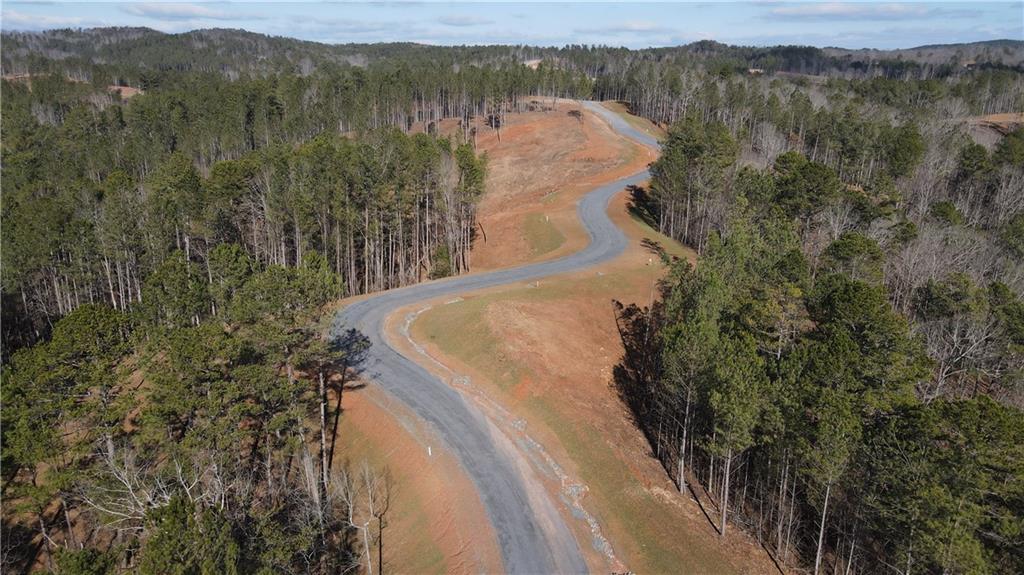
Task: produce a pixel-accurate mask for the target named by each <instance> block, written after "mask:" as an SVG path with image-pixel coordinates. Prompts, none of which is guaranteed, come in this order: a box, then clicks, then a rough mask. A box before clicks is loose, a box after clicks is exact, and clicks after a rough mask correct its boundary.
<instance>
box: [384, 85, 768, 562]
mask: <svg viewBox="0 0 1024 575" xmlns="http://www.w3.org/2000/svg"><path fill="white" fill-rule="evenodd" d="M563 106H565V105H564V104H563ZM563 109H564V108H563ZM568 109H572V108H571V107H569V108H568ZM560 115H561V114H559V116H560ZM539 116H541V117H534V118H531V117H530V115H524V116H522V117H518V118H517V119H518V120H519V121H520V122H521V123H517V124H514V125H513V124H511V123H510V125H509V128H508V129H505V130H502V142H501V143H500V144H499V143H497V141H496V137H495V141H494V142H488V144H489V145H491V146H492V147H491V148H489V150H490V151H489V154H494V156H492V158H497V161H496V160H495V159H492V160H491V164H490V166H491V173H490V174H489V180H488V182H489V184H490V186H489V192H488V194H489V196H488V197H487V198H486V199H485V201H484V202H483V204H482V205H481V215H480V217H481V219H482V220H483V221H484V222H487V223H486V224H485V227H486V229H487V231H488V236H489V242H488V244H486V245H478V247H476V248H475V249H474V258H475V260H474V271H476V270H478V269H480V268H487V267H489V266H493V267H504V266H507V265H512V264H517V263H524V262H525V261H528V260H530V259H531V258H530V257H529V250H528V249H525V242H524V241H522V238H521V230H522V227H523V226H522V221H523V219H524V218H526V217H527V216H529V215H530V214H535V213H544V214H545V215H548V216H550V218H551V221H552V222H557V225H558V226H559V228H560V229H562V230H565V232H564V233H565V236H566V238H567V241H566V242H565V244H566V245H564V246H562V248H559V250H556V253H554V254H545V256H543V257H542V258H541V259H544V257H554V256H555V255H561V254H562V253H568V252H571V251H575V250H576V249H579V248H581V247H582V243H583V242H584V241H585V238H584V237H583V235H582V233H581V231H580V230H579V227H578V224H575V211H574V207H575V200H576V199H577V198H578V197H579V195H580V194H581V193H584V192H586V191H587V190H589V189H591V188H592V187H593V186H594V185H596V184H599V183H601V182H607V181H611V180H613V179H616V178H619V177H622V176H625V175H628V174H630V173H634V172H636V171H638V170H639V169H641V168H642V167H643V166H644V165H645V164H646V163H647V162H649V161H650V159H651V156H650V155H647V154H638V153H637V152H636V151H635V150H632V151H631V150H630V147H631V146H632V145H631V144H623V143H622V142H621V138H618V137H617V136H616V135H614V134H613V133H612V132H610V131H609V130H607V128H606V127H604V126H603V123H600V122H599V120H597V119H596V118H593V117H590V116H589V115H587V116H585V117H584V123H583V125H582V126H573V125H572V122H576V120H575V119H572V118H571V117H568V115H566V117H567V118H568V119H570V120H571V122H565V121H563V119H562V118H559V117H551V115H550V114H548V115H547V117H544V116H543V115H540V114H539ZM516 126H518V128H517V129H515V130H513V129H511V128H513V127H516ZM602 140H603V141H602ZM552 142H557V146H558V148H556V149H554V150H552V147H551V144H550V143H552ZM520 144H522V146H521V147H520ZM616 151H617V152H618V154H619V155H618V157H616V156H615V152H616ZM580 160H583V161H582V162H580ZM547 162H553V163H554V165H555V166H556V167H554V168H552V167H548V166H546V163H547ZM576 162H579V163H580V164H581V166H579V167H574V164H575V163H576ZM600 170H609V171H610V172H611V173H609V172H608V171H605V172H602V171H600ZM552 191H557V192H560V193H559V194H558V196H560V197H558V198H557V199H556V200H553V201H550V200H549V201H545V199H546V198H550V197H551V196H550V194H551V192H552ZM490 194H493V195H490ZM552 204H554V205H552ZM627 204H628V202H627V197H626V194H625V193H623V194H620V195H619V196H617V197H616V198H615V199H614V200H613V202H612V205H611V206H610V209H609V213H610V215H611V216H612V219H613V220H614V221H615V222H616V223H617V224H618V225H619V226H620V227H621V228H622V229H624V230H626V232H627V236H628V237H629V238H630V240H631V241H630V245H629V248H628V249H627V251H626V253H624V254H623V256H621V257H620V258H618V259H616V260H615V261H614V262H611V263H607V264H602V265H600V266H598V267H597V268H593V269H588V270H585V271H581V272H576V273H573V274H567V275H565V276H560V277H557V278H550V279H547V280H541V282H539V283H530V284H519V285H514V286H504V287H498V288H493V289H490V290H483V291H481V292H475V293H472V294H463V295H462V297H463V298H465V302H464V304H465V305H469V306H476V307H475V308H473V309H479V310H480V311H479V315H470V316H465V317H461V316H459V317H457V318H456V321H457V322H462V324H461V325H452V324H450V323H445V319H446V317H445V316H446V315H449V314H458V313H461V312H459V311H458V310H459V309H460V308H458V307H457V306H459V305H463V303H458V302H457V303H451V298H447V299H448V301H436V302H429V303H430V305H432V306H433V308H432V309H430V310H427V311H425V312H423V307H424V306H423V305H420V306H418V307H417V309H410V310H401V311H399V312H398V313H396V314H395V315H394V316H392V321H391V324H390V325H389V330H388V333H389V335H390V339H391V341H392V343H393V344H395V345H397V346H399V347H400V348H402V349H403V353H406V354H409V355H410V357H417V356H419V357H420V358H422V359H423V361H421V363H422V364H423V365H424V366H425V367H427V368H428V369H431V370H432V371H434V372H435V373H437V374H438V375H439V376H441V377H442V378H444V379H446V380H449V379H451V377H452V372H454V373H456V374H459V375H465V376H468V378H469V381H472V382H473V383H472V391H469V392H467V393H468V394H469V395H470V396H471V398H472V399H474V400H476V403H477V404H478V406H480V407H481V408H482V409H484V410H485V412H500V411H503V410H504V409H507V410H508V411H509V412H510V413H511V415H509V416H508V417H512V418H522V419H521V422H522V423H521V424H519V426H517V427H516V429H512V430H508V429H506V430H505V431H506V432H507V433H509V434H510V435H515V434H521V435H522V436H523V437H529V438H531V439H533V440H536V441H537V442H539V444H540V445H542V446H543V448H544V450H545V452H546V453H547V454H548V455H550V456H551V457H552V458H553V460H554V461H556V462H557V463H558V464H559V465H560V466H561V467H562V468H563V470H564V472H565V475H567V476H568V477H569V481H571V482H579V483H581V484H582V485H586V489H585V490H584V494H583V495H582V497H581V499H580V501H581V502H582V507H583V508H584V509H585V510H586V511H587V512H589V513H590V514H591V515H592V516H593V517H594V518H595V519H596V520H597V524H598V529H599V535H600V536H602V537H606V538H607V539H608V540H609V542H610V544H611V546H612V549H613V551H614V557H613V558H609V556H608V555H605V554H604V553H602V552H601V550H600V549H597V548H596V547H593V548H592V547H591V546H590V545H587V543H588V542H589V541H591V540H592V539H593V538H594V529H593V528H592V526H591V525H589V524H588V523H587V522H586V521H582V520H580V519H579V517H578V516H577V517H575V518H574V517H573V514H574V512H575V513H578V510H572V509H570V508H569V506H568V505H562V506H561V509H562V510H563V511H564V513H565V515H566V522H567V524H568V525H570V527H571V528H572V529H574V531H575V532H576V536H577V540H578V541H580V545H581V548H582V551H583V552H584V556H585V558H586V560H587V563H588V565H589V566H590V567H591V569H592V570H594V571H608V570H612V571H620V570H625V569H630V570H633V571H636V572H714V573H768V572H772V571H776V568H775V566H774V564H773V563H772V562H771V560H770V558H769V557H768V556H767V555H766V553H765V552H764V551H763V550H762V549H761V548H760V547H759V546H758V545H757V543H756V541H754V540H753V539H752V538H751V537H749V536H747V535H746V534H745V533H743V532H742V531H741V530H740V529H738V528H737V529H734V530H732V531H731V532H730V534H729V536H728V537H726V538H725V539H724V540H722V539H721V538H719V537H718V536H717V535H716V532H715V530H714V528H713V527H712V525H711V523H710V521H709V520H708V519H707V518H706V517H705V515H704V512H703V511H702V510H701V507H700V505H698V503H697V502H696V501H695V500H694V499H693V498H692V497H690V496H689V495H688V494H687V495H685V496H684V495H680V494H679V493H678V492H677V491H676V490H675V487H674V485H673V484H672V483H671V481H670V480H669V479H668V477H667V475H666V473H665V470H664V469H663V468H662V467H661V465H660V464H659V463H658V461H657V460H656V459H655V458H654V457H653V456H652V455H651V454H650V446H649V445H648V443H647V441H646V440H645V438H644V437H643V435H642V433H640V431H639V430H638V429H637V428H636V426H635V425H634V424H633V423H632V421H631V417H630V414H629V413H628V410H627V409H626V407H625V406H624V405H623V403H622V401H621V400H620V399H619V398H618V396H617V393H616V390H615V387H614V381H613V376H612V374H613V369H614V367H615V365H616V364H617V363H618V362H619V360H620V358H621V355H622V352H623V350H622V346H621V342H620V340H619V338H618V335H617V330H616V326H615V320H614V314H613V310H612V306H611V299H613V298H614V299H618V300H620V301H623V302H625V303H629V302H637V303H640V304H641V305H647V304H648V303H649V302H650V298H651V297H652V295H653V288H654V284H655V282H656V281H657V280H658V279H659V278H660V277H662V275H663V274H664V271H665V270H664V268H663V267H662V266H661V264H660V262H659V260H658V258H657V256H655V255H654V254H652V253H651V252H650V251H649V250H647V249H646V248H644V247H643V246H642V244H641V240H642V239H644V238H650V239H653V240H655V241H658V242H659V243H662V244H663V245H665V246H666V247H667V248H668V249H669V251H670V253H673V254H674V255H677V256H680V257H686V258H689V259H693V258H694V254H693V253H692V252H690V251H689V250H685V249H684V248H681V247H680V246H678V244H675V243H674V242H671V241H670V240H668V239H667V238H664V237H662V236H660V235H658V234H657V233H655V232H654V231H653V230H651V229H650V228H648V227H647V226H645V225H642V224H641V223H639V222H637V221H636V220H634V219H633V218H632V217H631V216H630V215H629V213H628V211H627ZM492 230H493V231H492ZM473 300H477V302H476V303H474V302H473ZM481 304H482V307H481ZM449 305H450V306H451V307H449ZM463 309H469V308H463ZM410 312H423V313H422V315H420V316H419V319H417V320H416V321H415V323H413V324H412V327H411V337H412V340H413V341H415V342H416V344H417V345H419V346H421V348H420V349H422V350H423V351H425V353H426V354H428V355H429V356H431V357H432V358H434V359H433V360H431V359H427V358H423V356H422V354H421V351H419V350H417V349H416V347H415V346H414V345H413V343H412V341H410V340H408V339H407V338H406V336H405V335H404V334H402V333H401V330H400V329H398V328H399V326H400V325H402V324H403V323H405V322H404V321H401V320H400V319H399V318H404V317H406V316H407V314H409V313H410ZM474 313H477V312H474ZM451 317H456V316H454V315H453V316H451ZM432 325H435V326H440V329H441V331H440V332H436V333H433V334H432V333H431V326H432ZM453 328H455V329H463V330H470V331H471V332H472V334H473V335H474V336H476V335H477V332H479V334H478V335H479V339H480V340H485V341H488V342H492V344H493V346H494V349H492V350H486V351H487V353H483V354H480V353H478V352H473V353H470V352H468V351H466V350H462V349H458V348H457V347H455V348H453V347H452V344H451V342H450V341H449V338H446V337H443V336H444V333H443V332H444V330H449V333H450V330H451V329H453ZM432 336H438V337H439V338H440V339H431V337H432ZM474 354H476V355H474ZM435 360H437V361H439V362H440V364H437V363H434V361H435ZM449 370H451V371H449ZM464 391H465V390H464ZM516 439H520V440H521V439H522V438H521V437H517V438H516ZM565 483H566V479H565V478H564V477H562V478H547V479H546V480H544V481H543V484H544V487H545V488H546V489H548V491H549V493H550V495H551V496H552V497H553V498H554V500H556V501H558V500H559V499H561V500H562V501H563V502H564V501H565V493H566V491H565V485H564V484H565ZM702 503H703V505H704V507H705V508H708V506H709V502H708V501H707V500H704V501H703V502H702ZM709 513H713V512H712V511H710V509H709ZM638 514H639V515H638Z"/></svg>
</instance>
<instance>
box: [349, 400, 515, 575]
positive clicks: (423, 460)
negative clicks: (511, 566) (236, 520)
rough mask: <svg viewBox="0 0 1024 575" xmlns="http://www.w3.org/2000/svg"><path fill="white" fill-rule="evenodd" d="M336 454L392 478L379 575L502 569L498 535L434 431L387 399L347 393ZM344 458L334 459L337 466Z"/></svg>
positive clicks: (462, 473) (466, 479)
mask: <svg viewBox="0 0 1024 575" xmlns="http://www.w3.org/2000/svg"><path fill="white" fill-rule="evenodd" d="M341 421H342V422H341V425H340V430H339V438H338V441H339V443H338V452H339V453H340V454H342V455H344V457H345V460H346V461H347V462H348V464H349V465H352V466H358V465H359V464H361V462H362V461H367V462H368V463H369V464H370V465H371V466H373V467H374V468H375V469H377V470H382V469H386V470H387V473H388V474H389V475H390V477H391V480H392V492H391V497H392V500H391V509H392V511H391V512H390V513H389V515H388V527H387V529H386V530H385V533H384V536H385V547H384V564H385V570H387V571H389V572H395V573H467V574H468V573H479V572H489V573H493V572H498V571H500V570H501V565H502V563H501V554H500V552H499V550H498V547H497V538H496V536H495V534H494V532H493V529H492V528H491V524H490V521H489V520H488V519H487V515H486V512H485V511H484V508H483V504H482V503H481V502H480V499H479V497H477V495H476V489H475V488H474V487H473V484H472V482H470V480H469V479H468V477H467V476H466V474H465V473H464V472H463V471H462V468H461V467H460V466H459V463H458V461H456V460H455V459H454V458H453V457H452V456H451V455H450V454H448V452H447V450H445V449H444V448H443V447H441V444H440V442H439V440H438V439H437V438H436V437H434V434H433V432H431V431H430V430H429V429H427V428H426V427H425V426H424V425H423V424H421V423H420V422H419V420H418V419H417V417H416V416H415V415H414V414H412V413H411V412H409V411H408V410H407V409H406V408H405V407H404V406H403V405H402V404H400V403H398V402H397V401H395V400H393V399H392V398H390V397H389V396H388V395H387V394H385V393H383V392H381V391H379V390H377V389H376V388H375V387H373V386H368V387H365V388H363V389H360V390H357V391H346V392H345V397H344V412H343V416H342V420H341ZM343 465H345V461H337V460H336V461H335V467H336V468H340V467H341V466H343Z"/></svg>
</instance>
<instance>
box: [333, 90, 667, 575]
mask: <svg viewBox="0 0 1024 575" xmlns="http://www.w3.org/2000/svg"><path fill="white" fill-rule="evenodd" d="M584 106H586V108H587V109H588V110H589V111H591V112H593V113H595V114H598V115H600V116H601V117H602V118H604V119H605V121H606V122H608V123H609V124H610V125H611V126H612V127H613V128H614V129H615V131H617V132H619V133H620V134H622V135H624V136H627V137H629V138H632V139H634V140H636V141H638V142H640V143H642V144H646V145H649V146H658V142H657V140H656V139H655V138H653V137H651V136H649V135H647V134H645V133H642V132H640V131H638V130H636V129H634V128H632V127H631V126H630V125H629V124H628V123H627V122H626V121H625V120H623V119H622V118H621V117H619V116H618V115H616V114H614V113H612V112H610V111H608V110H607V109H606V108H604V107H603V106H600V105H598V104H596V103H594V102H585V103H584ZM647 177H648V173H647V171H646V170H645V171H643V172H640V173H637V174H635V175H633V176H630V177H628V178H624V179H622V180H619V181H617V182H613V183H611V184H608V185H606V186H601V187H600V188H597V189H595V190H593V191H592V192H590V193H588V194H587V195H586V196H584V197H583V198H582V199H581V200H580V202H579V204H578V207H577V212H578V214H579V218H580V221H581V222H582V223H583V226H584V228H585V229H586V231H587V233H588V234H589V235H590V239H591V241H590V244H589V245H588V246H587V247H586V248H585V249H583V250H582V251H579V252H576V253H574V254H572V255H569V256H566V257H563V258H559V259H556V260H551V261H546V262H542V263H537V264H532V265H525V266H521V267H517V268H510V269H505V270H499V271H494V272H489V273H482V274H471V275H466V276H460V277H456V278H449V279H446V280H440V281H435V282H429V283H423V284H417V285H414V286H410V287H406V288H401V289H396V290H391V291H387V292H383V293H380V294H377V295H374V296H372V297H369V298H367V299H364V300H362V301H359V302H356V303H354V304H352V305H349V306H348V307H346V308H345V309H343V310H342V311H341V312H339V313H338V316H337V317H336V318H335V319H334V322H333V325H332V328H331V330H332V335H333V336H335V337H340V336H341V335H342V334H343V333H344V332H345V331H347V330H349V329H352V328H354V329H356V330H358V331H360V332H362V334H363V335H365V336H366V337H367V338H368V339H369V342H370V349H369V351H368V354H367V357H366V359H365V360H364V363H363V364H362V366H361V367H362V368H363V369H364V375H365V376H368V377H369V378H370V379H372V380H374V381H376V382H377V384H378V385H380V387H382V388H383V389H384V390H385V391H387V392H388V393H390V394H391V395H392V396H394V397H396V398H397V399H399V400H400V401H402V402H403V403H404V404H406V405H407V406H408V407H409V408H410V409H412V411H413V412H415V413H416V414H417V415H418V416H419V417H421V418H423V419H424V420H426V421H428V422H429V423H430V424H431V425H433V427H434V429H435V430H436V432H437V434H438V435H439V436H440V437H441V439H442V440H444V441H445V443H446V444H447V447H448V448H449V449H450V450H451V452H452V453H453V454H454V455H455V456H456V457H457V458H458V459H459V461H460V463H461V464H462V466H463V468H464V469H465V470H466V472H467V473H468V475H469V477H470V478H471V479H472V481H473V483H474V484H475V486H476V488H477V489H478V490H479V492H480V497H481V500H482V501H483V505H484V509H485V510H486V512H487V515H488V518H489V519H490V521H491V524H492V525H493V526H494V531H495V532H496V533H497V536H498V545H499V547H500V549H501V554H502V559H503V560H504V566H505V571H507V572H509V573H530V574H541V573H582V572H585V571H586V570H587V566H586V563H585V562H584V561H583V556H582V555H581V553H580V549H579V546H578V545H577V543H576V540H575V538H574V537H573V535H572V533H571V531H570V530H569V528H568V527H567V526H566V525H565V522H564V521H563V520H562V518H561V516H560V514H559V513H558V511H557V509H556V508H555V507H554V505H553V504H552V503H551V502H550V501H547V498H543V499H544V501H538V497H537V496H536V494H537V493H538V492H539V491H542V490H538V489H533V490H527V488H526V486H525V485H524V478H523V476H522V474H521V473H520V472H519V471H518V470H517V469H518V467H517V464H516V462H515V461H513V460H512V458H513V457H516V456H515V455H514V454H511V453H509V450H508V449H506V448H505V447H504V444H505V443H507V442H503V440H502V439H500V438H499V437H497V436H496V435H495V434H497V433H500V431H497V430H496V429H495V428H494V426H493V425H492V424H490V423H489V422H488V421H487V419H486V417H485V416H484V415H483V414H482V413H481V412H480V411H479V410H478V409H476V408H474V407H473V406H472V405H470V404H469V403H467V402H466V400H465V399H464V398H463V396H462V395H460V394H459V393H458V392H457V391H455V390H454V389H453V388H452V387H451V386H450V385H449V384H447V383H445V382H443V381H441V380H440V379H438V378H437V377H435V376H433V375H431V374H430V373H429V372H427V370H425V369H424V368H422V367H420V366H419V365H418V364H417V363H415V362H414V361H412V360H411V359H408V358H406V357H404V356H402V355H401V354H399V353H398V352H397V351H396V350H395V349H394V348H393V347H391V346H390V345H389V344H388V342H387V339H386V338H385V336H384V324H385V320H386V318H387V317H388V316H389V315H391V314H392V313H393V312H394V311H395V310H396V309H398V308H400V307H405V306H409V305H412V304H415V303H417V302H420V301H424V300H429V299H434V298H437V297H442V296H447V295H455V294H459V293H465V292H470V291H475V290H478V289H482V288H488V287H493V286H498V285H501V284H507V283H512V282H524V281H530V280H536V279H540V278H543V277H546V276H551V275H555V274H562V273H566V272H571V271H575V270H579V269H582V268H586V267H589V266H593V265H596V264H599V263H601V262H606V261H608V260H611V259H613V258H615V257H616V256H618V255H619V254H621V253H622V251H623V250H624V249H625V248H626V236H625V235H624V234H623V233H622V231H621V230H619V229H618V228H617V227H616V226H615V225H614V224H613V223H612V222H611V220H610V219H609V218H608V214H607V208H608V202H609V200H610V199H611V198H612V196H614V195H615V194H616V193H618V192H620V191H622V190H623V189H624V188H625V187H626V186H629V185H632V184H638V183H640V182H642V181H643V180H645V179H646V178H647Z"/></svg>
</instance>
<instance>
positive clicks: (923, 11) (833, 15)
mask: <svg viewBox="0 0 1024 575" xmlns="http://www.w3.org/2000/svg"><path fill="white" fill-rule="evenodd" d="M977 15H978V12H977V11H974V10H946V9H943V8H936V7H935V6H928V5H925V4H916V3H914V4H908V3H884V4H883V3H872V2H822V3H814V2H808V3H801V4H786V5H781V6H775V7H773V8H771V9H770V10H769V11H768V17H769V18H771V19H776V20H818V21H825V20H837V21H842V20H911V19H921V18H933V17H938V16H943V17H951V16H960V17H965V16H967V17H969V16H977Z"/></svg>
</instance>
